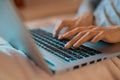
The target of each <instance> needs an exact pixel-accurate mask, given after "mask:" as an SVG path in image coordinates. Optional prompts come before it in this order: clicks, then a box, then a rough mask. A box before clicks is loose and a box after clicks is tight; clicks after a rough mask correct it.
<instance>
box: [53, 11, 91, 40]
mask: <svg viewBox="0 0 120 80" xmlns="http://www.w3.org/2000/svg"><path fill="white" fill-rule="evenodd" d="M92 24H93V14H92V13H86V14H84V15H82V16H80V17H78V18H74V19H64V20H61V21H60V22H58V24H57V25H56V28H55V30H54V33H53V37H59V38H60V36H59V33H60V31H61V30H62V29H64V28H65V26H66V27H67V30H65V31H64V32H62V34H63V33H66V32H68V31H71V30H73V29H75V28H77V27H80V26H90V25H92Z"/></svg>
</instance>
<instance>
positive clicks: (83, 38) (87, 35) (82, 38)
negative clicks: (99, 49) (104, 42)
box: [73, 31, 98, 48]
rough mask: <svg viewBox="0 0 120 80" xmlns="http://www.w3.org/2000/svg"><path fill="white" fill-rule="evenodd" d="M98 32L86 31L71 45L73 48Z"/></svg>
mask: <svg viewBox="0 0 120 80" xmlns="http://www.w3.org/2000/svg"><path fill="white" fill-rule="evenodd" d="M97 33H98V32H91V31H89V32H87V33H86V34H85V35H84V36H82V37H81V38H80V39H79V40H78V41H77V42H76V43H75V44H74V45H73V46H74V47H75V48H77V47H79V46H81V45H82V44H83V43H85V42H87V41H89V40H90V39H92V38H93V37H94V36H95V35H96V34H97Z"/></svg>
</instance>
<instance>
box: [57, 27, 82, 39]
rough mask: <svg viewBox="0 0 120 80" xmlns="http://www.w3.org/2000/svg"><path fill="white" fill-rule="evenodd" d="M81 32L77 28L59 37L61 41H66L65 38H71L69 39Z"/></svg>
mask: <svg viewBox="0 0 120 80" xmlns="http://www.w3.org/2000/svg"><path fill="white" fill-rule="evenodd" d="M79 31H80V30H79V28H75V29H73V30H71V31H68V32H66V33H64V34H63V35H61V36H60V37H59V39H60V40H61V39H64V38H69V37H71V36H73V35H75V34H77V33H78V32H79Z"/></svg>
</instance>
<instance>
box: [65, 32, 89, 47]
mask: <svg viewBox="0 0 120 80" xmlns="http://www.w3.org/2000/svg"><path fill="white" fill-rule="evenodd" d="M86 32H87V31H84V32H80V33H79V34H77V36H75V37H74V38H73V39H72V40H71V41H69V42H68V43H67V44H66V45H65V47H66V48H67V49H68V48H70V47H71V46H73V44H74V43H75V42H76V41H78V40H79V39H80V38H81V37H82V36H83V35H84V34H85V33H86Z"/></svg>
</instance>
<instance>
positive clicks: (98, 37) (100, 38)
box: [91, 31, 105, 43]
mask: <svg viewBox="0 0 120 80" xmlns="http://www.w3.org/2000/svg"><path fill="white" fill-rule="evenodd" d="M104 36H105V33H104V32H103V31H102V32H100V33H99V34H98V35H96V36H95V37H94V38H93V39H92V40H91V42H92V43H96V42H98V41H100V40H102V39H103V38H104Z"/></svg>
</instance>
